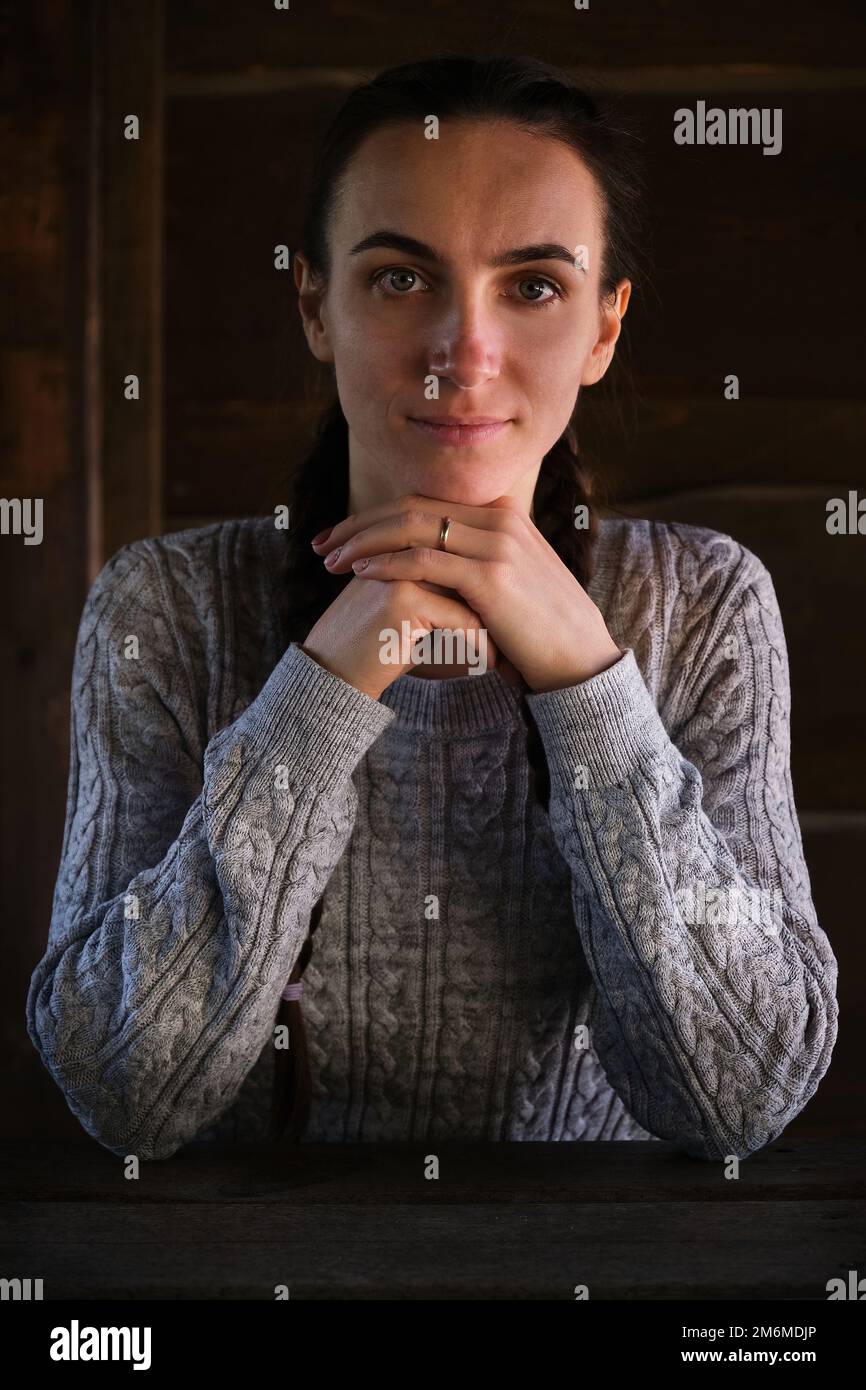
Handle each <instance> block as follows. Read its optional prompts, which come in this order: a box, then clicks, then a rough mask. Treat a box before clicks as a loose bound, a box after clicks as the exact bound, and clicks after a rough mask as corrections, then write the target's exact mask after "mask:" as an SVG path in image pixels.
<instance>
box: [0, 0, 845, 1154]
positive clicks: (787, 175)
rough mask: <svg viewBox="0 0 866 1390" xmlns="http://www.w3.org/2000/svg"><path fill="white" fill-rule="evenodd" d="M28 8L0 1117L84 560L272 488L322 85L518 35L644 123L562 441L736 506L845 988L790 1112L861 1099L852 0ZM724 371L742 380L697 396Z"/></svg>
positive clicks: (826, 1121) (49, 813)
mask: <svg viewBox="0 0 866 1390" xmlns="http://www.w3.org/2000/svg"><path fill="white" fill-rule="evenodd" d="M109 9H110V16H109V12H108V11H109ZM24 14H25V7H24V6H21V7H20V13H19V15H18V18H17V20H16V24H15V26H13V45H12V49H11V56H10V57H9V58H8V60H7V64H6V66H5V68H4V70H3V71H4V77H3V88H2V90H3V93H4V97H5V98H6V99H5V100H4V103H3V111H2V112H0V138H2V141H3V145H4V147H7V146H8V147H9V148H10V149H11V151H12V156H13V168H14V170H15V173H16V180H15V191H14V192H13V193H12V194H7V195H6V197H5V198H4V205H3V206H4V208H5V207H6V205H7V201H8V206H9V208H10V210H11V221H9V220H7V219H3V222H4V224H5V225H4V226H3V227H0V237H2V238H3V241H2V243H0V244H3V245H4V246H5V247H6V249H7V258H6V259H5V261H4V266H3V271H2V274H3V277H4V284H3V289H4V290H7V291H8V292H9V293H10V294H11V296H12V304H13V308H14V309H15V313H14V314H13V328H12V331H11V332H9V331H4V337H3V339H2V340H0V353H2V357H0V362H2V372H3V387H4V396H6V397H7V398H8V399H9V400H11V401H12V403H13V405H12V414H11V417H10V418H11V427H10V426H9V425H7V426H6V429H5V431H4V439H9V440H11V449H9V450H5V451H4V453H5V455H6V457H5V459H4V482H3V489H4V495H7V496H9V495H20V494H22V493H23V492H26V491H27V490H28V489H29V492H30V493H32V492H33V491H34V489H35V488H36V487H37V486H39V487H40V488H42V490H43V491H44V492H45V493H46V495H49V494H50V495H51V497H52V499H53V501H52V506H53V515H54V517H55V518H56V525H57V530H56V532H55V539H54V540H53V541H52V545H51V547H50V548H49V547H48V546H47V545H43V546H42V547H33V548H28V549H27V550H26V551H22V550H21V549H20V545H19V550H18V551H17V552H16V553H15V556H14V559H13V560H12V565H11V574H12V582H13V583H14V584H15V585H16V592H20V593H21V601H20V603H19V604H18V605H17V607H16V612H15V615H14V618H13V620H12V630H11V633H10V635H9V637H8V638H7V637H6V635H5V634H4V646H5V647H6V648H7V650H8V653H9V655H10V658H11V660H12V662H13V667H12V669H14V670H15V671H16V675H17V680H18V686H17V688H18V689H21V690H22V692H23V695H24V699H23V700H21V701H20V702H19V699H18V697H17V696H15V697H14V699H10V696H9V694H8V692H4V694H5V698H6V700H7V711H8V714H9V715H10V716H14V718H15V719H16V720H17V719H19V718H20V710H21V709H25V710H27V711H28V713H27V715H26V717H25V730H26V737H25V738H21V736H20V734H19V732H18V730H17V728H16V731H15V732H14V733H12V732H11V731H10V723H9V717H7V720H4V726H3V727H4V738H5V739H6V741H7V744H8V746H9V751H10V756H11V763H10V771H11V776H10V777H9V778H7V787H8V788H9V789H11V790H12V793H13V794H12V797H11V798H10V799H7V801H6V802H5V803H4V805H5V809H4V813H3V828H4V886H5V884H6V882H7V875H6V869H7V868H8V869H9V873H10V875H11V873H12V869H13V868H15V867H16V866H17V867H18V870H19V879H20V882H21V887H20V890H19V889H18V888H17V887H16V889H15V890H14V894H13V896H12V897H11V898H10V904H11V906H10V910H11V912H12V913H13V916H14V919H15V921H16V923H17V926H16V931H17V932H18V933H19V945H18V946H17V947H16V950H17V951H18V958H17V965H16V969H15V972H14V974H15V978H14V980H13V981H12V982H11V986H10V988H11V989H12V991H13V993H12V998H11V1015H12V1022H11V1023H8V1024H6V1025H4V1026H6V1028H7V1033H8V1035H9V1037H10V1039H12V1046H13V1050H15V1049H17V1050H16V1051H15V1056H16V1062H17V1068H18V1070H19V1072H20V1077H21V1081H20V1086H19V1093H18V1099H19V1101H20V1106H21V1109H20V1110H19V1111H18V1113H17V1114H16V1115H15V1116H14V1117H11V1118H10V1114H9V1110H8V1107H7V1111H6V1116H5V1117H4V1119H3V1120H2V1121H0V1126H2V1128H3V1129H4V1130H5V1131H6V1132H10V1133H12V1132H21V1125H22V1124H23V1123H29V1124H32V1126H35V1127H36V1129H38V1130H39V1131H40V1132H41V1131H42V1130H44V1131H45V1132H49V1131H50V1132H59V1131H61V1130H63V1128H64V1118H63V1117H64V1114H65V1112H64V1109H63V1105H62V1101H59V1099H58V1098H56V1097H54V1095H53V1093H52V1091H51V1083H50V1081H47V1080H46V1081H42V1080H41V1079H40V1078H39V1076H38V1070H39V1064H38V1060H37V1059H35V1056H34V1057H32V1058H31V1057H30V1055H29V1054H28V1048H29V1043H27V1042H26V1039H25V1041H24V1044H23V1045H22V1044H21V1042H20V1039H19V1033H20V1018H21V1016H22V1011H23V993H22V992H23V990H24V989H25V988H26V976H27V975H28V974H29V970H30V969H31V968H32V964H33V963H34V962H35V959H36V958H37V956H38V955H39V953H40V950H41V945H42V943H43V941H44V934H45V930H46V925H47V913H48V908H49V902H50V889H51V886H52V881H53V875H54V873H55V872H56V864H57V855H58V852H59V845H60V837H61V834H62V825H63V792H64V789H65V751H64V740H65V738H66V736H67V733H68V729H67V720H68V708H67V707H66V706H65V704H64V700H65V699H68V680H69V662H70V660H71V649H72V641H73V639H74V631H75V626H76V623H77V618H78V615H79V613H80V607H81V602H82V601H83V597H84V592H85V588H86V583H87V582H88V580H89V577H92V573H93V571H94V567H95V566H97V565H98V563H101V562H102V560H104V559H105V558H107V557H108V555H110V554H111V553H112V552H113V551H114V550H115V549H116V548H117V546H118V545H120V544H122V543H123V542H124V541H125V540H129V539H133V538H134V537H135V536H137V535H146V534H153V533H154V532H155V531H157V530H177V529H182V528H185V527H187V526H194V525H199V524H205V523H207V522H209V521H212V520H216V519H220V518H223V517H227V516H236V515H250V514H253V513H261V512H265V511H269V510H271V509H272V508H273V506H274V505H275V504H276V503H277V502H279V501H283V500H284V486H283V483H284V480H285V478H286V477H287V476H288V472H289V471H290V469H291V467H292V465H293V462H294V461H295V460H297V459H298V458H299V457H300V454H301V452H302V451H303V449H304V448H305V447H306V445H307V444H308V442H309V437H310V428H311V424H312V421H313V419H314V418H315V412H316V389H317V384H318V383H319V382H320V380H321V377H320V375H319V374H318V372H317V369H316V368H315V367H314V365H313V364H312V359H311V358H310V356H309V354H308V352H307V349H306V345H305V343H304V339H303V335H302V333H301V330H300V326H299V322H298V314H297V307H296V297H295V292H294V289H293V285H292V280H291V276H290V274H287V273H282V274H281V273H280V272H277V271H275V270H274V268H273V259H272V250H273V246H274V245H275V244H276V243H278V242H285V243H286V244H287V245H288V246H290V247H293V246H296V245H297V244H298V240H299V235H300V226H301V217H302V213H303V195H304V190H305V187H306V184H307V181H308V178H309V174H310V171H311V167H312V159H313V151H314V141H315V137H316V136H317V134H318V133H319V131H320V130H321V128H322V126H323V124H324V123H325V122H326V121H327V119H328V118H329V116H330V115H331V113H332V112H333V111H334V110H335V109H336V107H337V105H338V104H339V102H340V100H341V98H342V96H343V94H344V93H345V91H346V90H347V89H348V88H349V87H351V86H352V85H353V84H354V83H355V82H356V81H358V80H360V79H361V78H363V77H364V76H366V75H368V74H372V73H373V72H375V71H376V70H378V69H379V68H381V67H385V66H387V65H389V64H392V63H397V62H403V61H407V60H409V59H413V58H420V57H424V56H429V55H433V54H436V53H441V52H452V53H460V52H466V53H482V52H494V53H509V52H513V53H520V52H534V53H537V54H538V55H539V56H541V57H547V58H550V59H553V60H554V61H556V62H558V63H560V64H562V65H564V66H566V67H567V68H570V69H572V70H573V71H574V72H575V74H576V75H579V74H580V73H581V72H586V73H587V74H588V75H589V76H591V77H597V78H599V79H600V80H601V81H602V82H604V83H605V84H606V85H607V86H608V87H609V88H610V89H611V90H612V91H613V92H614V93H615V94H617V95H618V97H619V99H620V100H621V102H622V105H623V108H624V109H625V111H626V113H627V114H628V115H629V116H631V117H633V118H635V119H636V120H638V121H639V122H640V123H641V125H642V127H643V129H644V131H645V135H646V141H647V157H648V174H649V183H650V190H651V198H650V216H651V231H652V242H653V247H654V253H655V276H654V282H653V285H652V287H648V288H647V290H646V291H645V292H644V293H643V294H638V295H637V296H636V298H635V300H634V301H633V303H632V306H631V307H630V309H629V314H628V315H627V318H626V330H627V331H626V335H625V339H626V340H627V342H628V354H629V356H628V361H629V362H630V366H631V374H632V378H633V387H632V395H631V396H630V397H629V398H628V399H629V400H630V401H631V405H630V406H629V407H628V409H629V412H630V413H629V414H628V417H627V418H628V420H629V422H630V425H629V428H628V430H627V431H625V432H623V431H618V430H617V428H616V425H615V421H614V416H613V411H612V408H611V405H610V404H609V403H608V402H606V401H605V399H604V398H603V395H602V393H596V394H595V395H593V393H592V392H587V393H584V394H585V400H583V401H582V406H581V408H582V412H583V413H582V415H581V418H580V435H581V445H582V447H583V448H584V449H585V450H586V452H587V455H588V456H589V457H590V458H591V459H592V460H593V462H594V463H595V464H596V466H597V468H598V469H599V471H600V472H601V474H602V476H603V477H604V479H605V480H606V481H607V482H608V483H609V485H610V487H611V489H612V492H613V495H614V497H615V499H616V500H617V502H618V504H619V505H620V506H621V507H622V509H623V510H625V511H628V512H631V513H633V514H636V515H645V516H653V517H662V518H665V519H672V520H683V521H690V522H695V523H697V524H700V525H705V526H711V527H714V528H716V529H719V530H722V531H727V532H729V533H730V534H732V535H734V536H736V537H738V538H739V539H741V540H742V541H743V542H744V543H745V544H746V545H748V546H749V547H750V548H751V549H753V550H754V551H755V552H756V553H757V554H758V555H760V556H761V558H762V559H763V560H764V561H765V563H766V564H767V565H768V567H769V569H770V571H771V573H772V574H773V577H774V581H775V583H776V588H777V592H778V594H779V599H780V603H781V606H782V612H783V615H784V619H785V624H786V632H787V635H788V645H789V651H790V658H791V670H792V687H793V697H794V714H793V730H792V732H793V767H794V779H795V791H796V795H797V804H798V807H799V808H800V813H801V823H802V826H803V832H804V839H805V843H806V852H807V858H808V862H809V865H810V870H811V872H812V877H813V886H814V891H815V900H816V905H817V907H818V913H819V918H820V920H821V921H822V924H823V925H824V926H825V928H826V930H827V931H828V934H829V935H830V938H831V940H832V942H833V944H834V948H835V949H836V952H837V955H838V957H839V960H840V991H839V994H840V1007H841V1010H842V1019H841V1025H840V1040H839V1043H838V1046H837V1050H836V1054H835V1058H834V1062H833V1065H832V1067H831V1070H830V1072H829V1074H828V1076H827V1078H826V1080H825V1082H824V1083H823V1085H822V1087H821V1090H820V1091H819V1094H818V1096H817V1097H816V1098H815V1100H814V1101H813V1102H812V1104H811V1105H810V1107H809V1108H808V1110H807V1111H806V1112H805V1114H804V1116H803V1117H802V1118H801V1119H800V1120H798V1121H795V1122H794V1125H792V1126H791V1132H792V1133H794V1132H806V1131H807V1130H813V1131H814V1130H820V1129H822V1128H823V1129H826V1130H828V1131H834V1130H836V1129H839V1128H843V1129H845V1130H846V1131H847V1132H849V1133H851V1132H855V1131H862V1129H863V1119H862V1111H863V1105H862V1085H861V1082H860V1076H859V1051H860V1048H861V1046H862V1037H863V1029H864V1026H866V995H864V990H863V987H862V984H861V983H860V982H861V980H862V978H863V976H864V967H866V949H864V947H863V944H862V935H863V934H862V931H861V929H860V918H861V916H862V894H861V891H860V885H859V863H860V861H861V860H862V859H863V857H864V854H866V800H864V790H863V789H864V785H866V778H864V772H866V766H864V763H866V740H864V737H863V714H862V711H863V708H864V704H866V702H864V665H866V663H864V633H863V624H862V621H861V618H860V616H859V615H860V614H862V612H863V607H864V603H863V600H864V575H866V565H864V546H866V539H864V538H861V537H856V536H851V537H829V536H828V535H827V534H826V530H825V526H824V518H825V505H826V501H827V499H828V498H830V497H832V496H840V495H841V496H844V495H846V493H847V491H848V489H849V488H858V487H859V488H860V494H861V495H863V494H864V492H866V478H864V473H863V467H862V453H861V449H862V444H861V441H862V438H863V432H864V422H866V405H864V399H863V389H862V381H863V371H862V359H863V343H862V327H861V325H862V323H863V312H862V310H863V298H864V294H863V289H862V284H861V278H860V276H859V274H858V271H857V259H856V257H857V251H858V249H859V246H860V243H861V241H862V232H863V226H864V192H863V182H862V178H861V177H860V171H861V170H862V167H863V133H862V132H863V121H862V116H861V111H862V101H863V97H864V87H866V61H864V54H866V45H864V34H866V14H864V12H862V11H861V10H860V9H859V8H858V7H855V6H853V5H850V4H846V3H843V0H831V3H829V4H824V5H822V6H821V7H818V6H816V5H814V4H813V3H811V0H796V3H784V0H769V3H766V4H764V5H762V6H761V7H760V9H757V8H756V7H755V6H754V5H752V4H751V3H746V0H738V2H737V3H728V4H725V5H712V6H699V5H696V4H694V3H687V0H623V3H610V4H601V3H592V5H591V7H590V9H589V10H588V11H583V12H581V11H576V10H574V8H573V7H569V5H567V4H561V3H558V0H530V3H522V4H518V3H513V4H509V3H496V4H493V3H489V0H484V2H483V3H479V4H473V5H471V6H467V5H465V4H463V3H460V0H441V3H436V4H433V5H431V6H422V7H415V8H413V9H412V10H411V11H407V10H406V9H405V6H403V5H402V4H400V3H399V2H398V0H376V3H375V4H369V5H363V6H359V5H351V4H347V3H344V0H340V2H339V3H337V2H336V0H335V2H334V3H321V2H320V0H317V4H316V5H315V6H313V5H307V4H303V3H300V2H298V3H295V4H292V5H291V7H290V9H289V10H287V11H277V10H276V9H274V7H273V6H271V5H269V4H263V5H261V6H257V7H253V6H238V5H236V4H235V3H233V0H191V2H190V0H187V3H183V4H179V5H170V6H167V7H166V8H165V13H164V16H163V10H162V6H161V5H159V4H157V3H155V2H154V0H149V3H145V4H136V5H133V4H131V3H128V2H127V0H121V3H118V4H113V5H111V6H110V7H108V9H106V8H104V7H103V5H101V4H90V5H80V6H75V5H73V4H71V3H63V2H62V0H56V3H54V4H52V5H50V6H43V7H41V8H40V7H38V6H37V7H36V10H35V11H34V15H37V14H38V17H33V16H29V12H28V18H26V19H25V18H23V17H22V16H23V15H24ZM699 98H703V99H705V100H706V101H707V102H708V104H713V103H715V104H719V105H723V106H726V107H727V106H749V105H757V106H759V107H762V106H769V107H776V106H780V107H782V109H783V112H784V126H783V133H784V145H783V153H782V154H781V155H779V156H776V157H764V156H763V155H762V154H761V151H760V149H757V148H754V147H751V148H749V147H745V148H725V147H704V148H697V147H688V148H686V147H679V146H676V145H675V144H674V141H673V138H672V127H673V112H674V110H676V108H677V107H679V106H682V105H692V106H693V105H694V103H695V101H696V100H697V99H699ZM130 109H132V110H136V111H141V112H143V113H144V116H145V120H144V123H143V129H144V132H145V134H144V139H143V142H142V144H141V146H140V147H139V148H138V149H137V150H136V156H137V157H136V160H135V162H134V163H133V162H132V161H130V160H129V159H128V158H127V155H128V150H126V149H124V147H123V146H122V145H120V144H119V143H117V141H116V119H117V114H118V112H120V111H123V112H125V111H127V110H130ZM13 120H14V121H15V122H16V126H17V128H16V130H15V133H14V135H13V133H12V125H11V121H13ZM108 132H112V134H111V135H109V134H108ZM621 355H622V356H623V357H625V353H624V352H623V353H622V354H621ZM130 360H132V361H135V362H139V363H140V364H141V371H142V378H143V381H144V382H146V390H145V391H144V393H143V400H144V406H143V408H142V409H140V410H138V411H137V412H134V411H130V410H129V409H127V408H125V403H123V402H122V400H121V399H120V398H119V397H118V396H117V394H116V385H117V382H116V379H115V378H116V373H117V372H118V371H121V370H122V371H124V372H125V371H126V370H134V368H127V366H126V364H127V362H129V361H130ZM731 372H734V373H736V374H737V375H738V377H739V380H740V392H741V398H740V400H739V401H736V402H730V401H726V400H725V399H724V396H723V383H724V378H725V377H726V376H727V374H728V373H731ZM624 390H626V391H628V390H629V386H628V382H627V381H626V382H624ZM7 466H8V467H9V469H10V471H9V474H8V476H9V479H10V481H8V482H7V481H6V480H5V479H6V472H5V468H6V467H7ZM16 489H17V491H16ZM60 523H62V525H61V524H60ZM61 531H62V535H61V534H60V532H61ZM2 544H3V546H4V558H5V556H6V554H7V553H9V554H11V552H10V551H9V546H8V538H5V537H4V538H2ZM8 616H9V615H8V614H7V618H8ZM28 769H30V770H31V771H32V772H33V775H34V781H35V784H36V787H37V790H32V789H30V788H29V787H28V784H27V770H28ZM7 845H8V852H7ZM7 920H8V916H7ZM5 1017H6V1018H7V1019H9V1018H10V1010H8V1009H7V1011H6V1013H5ZM28 1107H29V1110H28ZM28 1115H29V1117H30V1118H29V1120H28V1119H27V1117H28ZM22 1116H23V1117H24V1119H22ZM72 1124H73V1128H74V1122H72ZM67 1132H71V1131H69V1130H68V1127H67Z"/></svg>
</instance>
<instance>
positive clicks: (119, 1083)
mask: <svg viewBox="0 0 866 1390" xmlns="http://www.w3.org/2000/svg"><path fill="white" fill-rule="evenodd" d="M161 570H162V562H161V561H159V560H158V558H155V547H154V545H153V543H152V542H135V543H134V544H133V545H130V546H126V547H124V548H123V549H122V550H121V551H119V552H118V553H117V554H116V555H115V556H114V557H113V558H112V559H111V560H110V561H109V562H108V564H107V565H106V566H105V567H104V569H103V570H102V572H101V573H100V574H99V576H98V577H97V579H96V580H95V582H94V584H93V586H92V588H91V590H90V592H89V594H88V596H87V599H86V602H85V605H84V611H83V614H82V618H81V622H80V626H79V631H78V639H77V644H76V651H75V661H74V667H73V681H72V714H71V739H70V745H71V746H70V769H69V782H68V796H67V808H66V823H65V829H64V835H63V845H62V850H61V862H60V869H59V873H58V878H57V883H56V887H55V891H54V900H53V907H52V917H51V923H50V928H49V934H48V944H47V949H46V951H45V954H44V956H43V958H42V960H41V961H40V962H39V964H38V965H37V967H36V969H35V971H34V973H33V976H32V980H31V983H30V988H29V991H28V996H27V1011H26V1012H27V1028H28V1032H29V1034H30V1037H31V1039H32V1041H33V1043H34V1045H35V1047H36V1049H37V1051H38V1052H39V1054H40V1056H41V1058H42V1061H43V1062H44V1064H45V1066H46V1067H47V1068H48V1070H49V1072H50V1073H51V1075H52V1076H53V1078H54V1080H55V1081H56V1082H57V1084H58V1086H59V1087H60V1089H61V1090H62V1092H63V1094H64V1096H65V1098H66V1101H67V1104H68V1105H69V1107H70V1109H71V1110H72V1111H73V1113H74V1114H75V1115H76V1116H77V1117H78V1119H79V1120H80V1122H81V1124H82V1125H83V1126H84V1128H85V1129H86V1130H87V1132H88V1133H89V1134H90V1135H92V1136H93V1137H94V1138H95V1139H97V1140H98V1141H99V1142H100V1143H101V1144H103V1145H104V1146H105V1147H106V1148H108V1149H110V1150H111V1151H112V1152H114V1153H116V1154H120V1155H125V1154H129V1153H134V1154H136V1155H138V1156H139V1157H140V1158H143V1159H158V1158H166V1157H168V1156H170V1155H171V1154H172V1153H174V1152H175V1151H176V1150H177V1149H178V1148H179V1147H180V1146H181V1145H183V1144H184V1143H186V1142H187V1141H189V1140H190V1139H192V1138H194V1137H195V1135H196V1133H197V1132H198V1131H199V1130H200V1129H202V1128H203V1127H204V1126H206V1125H207V1124H209V1123H211V1122H212V1121H213V1120H215V1119H216V1118H217V1117H218V1116H219V1115H220V1114H222V1113H223V1112H224V1111H225V1110H226V1109H227V1108H228V1106H229V1105H230V1104H231V1103H232V1102H233V1100H234V1098H235V1096H236V1095H237V1092H238V1091H239V1089H240V1087H241V1085H242V1083H243V1081H244V1079H245V1077H246V1076H247V1074H248V1073H249V1071H250V1070H251V1068H252V1067H253V1065H254V1063H255V1062H256V1060H257V1059H258V1057H259V1056H260V1054H261V1052H262V1050H263V1048H264V1046H265V1044H266V1042H267V1041H268V1039H269V1037H271V1036H272V1030H273V1025H274V1020H275V1017H276V1013H277V1009H278V1006H279V998H280V994H281V992H282V989H283V987H284V985H285V983H286V980H287V979H288V976H289V974H290V973H291V970H292V967H293V965H294V963H295V961H296V959H297V957H298V955H299V953H300V950H301V947H302V945H303V941H304V938H305V936H306V932H307V927H308V923H309V919H310V914H311V911H312V908H313V907H314V905H315V903H316V902H317V900H318V899H319V898H320V897H321V895H322V893H323V892H324V889H325V886H326V884H327V881H328V879H329V877H330V875H331V873H332V872H333V870H334V868H335V866H336V864H337V863H338V861H339V858H340V856H341V854H342V852H343V850H344V848H345V846H346V844H347V842H348V840H349V838H350V835H351V832H352V827H353V823H354V819H355V813H356V809H357V793H356V791H355V787H354V784H353V782H352V776H351V775H352V771H353V769H354V768H355V767H356V765H357V764H358V762H359V761H360V759H361V758H362V757H363V755H364V753H365V752H366V750H367V748H368V747H369V746H370V745H371V744H372V743H373V742H374V740H375V739H376V738H377V737H378V736H379V735H380V734H381V733H382V732H383V731H384V729H385V728H387V726H388V725H389V724H390V723H392V722H393V720H394V717H395V716H394V714H393V713H392V712H391V711H390V710H388V709H387V708H386V707H385V706H383V705H380V704H379V703H378V701H376V700H373V699H372V698H370V697H369V696H367V695H365V694H362V693H361V692H360V691H357V690H355V688H354V687H353V686H351V685H349V684H348V683H346V682H345V681H342V680H340V679H339V678H338V677H336V676H334V675H333V674H332V673H330V672H329V671H327V670H325V669H324V668H323V667H322V666H320V665H319V664H318V663H317V662H315V661H314V660H313V659H312V658H311V657H310V656H308V655H307V654H306V653H305V652H304V651H303V649H302V648H301V647H300V646H298V645H297V644H296V643H292V644H291V645H290V646H289V647H288V649H287V650H286V652H285V653H284V655H283V656H282V657H281V658H280V660H279V661H278V663H277V664H276V666H275V668H274V670H273V671H272V673H271V675H270V676H269V677H268V679H267V681H266V682H265V684H264V686H263V688H262V690H261V692H260V694H259V695H258V696H257V698H256V699H254V700H253V701H252V703H251V704H250V705H249V706H248V707H247V708H246V709H245V710H244V712H243V713H242V714H241V715H240V717H239V718H237V719H236V720H235V721H234V723H232V724H230V725H229V726H228V727H226V728H223V729H222V730H221V731H220V732H218V733H217V734H216V735H215V737H213V738H211V740H210V742H208V743H207V744H206V746H204V743H203V736H202V733H201V725H202V723H203V721H204V716H203V712H202V709H201V707H202V706H203V703H204V698H205V695H206V692H203V691H197V690H196V689H195V682H194V680H193V678H192V674H191V668H192V663H191V660H190V655H189V650H188V643H187V642H186V641H185V639H184V633H183V629H182V624H181V623H180V622H178V621H177V610H176V609H175V608H174V607H173V605H172V604H171V603H170V602H169V601H167V592H168V588H169V586H168V584H167V581H166V576H165V575H164V574H163V573H161ZM210 676H211V680H212V681H216V680H218V679H219V677H220V673H219V672H218V671H211V672H210Z"/></svg>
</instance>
